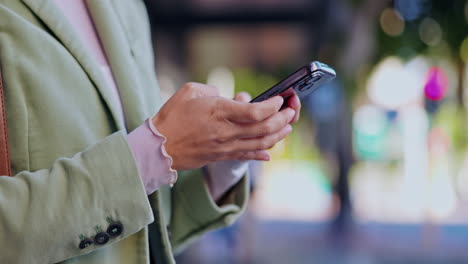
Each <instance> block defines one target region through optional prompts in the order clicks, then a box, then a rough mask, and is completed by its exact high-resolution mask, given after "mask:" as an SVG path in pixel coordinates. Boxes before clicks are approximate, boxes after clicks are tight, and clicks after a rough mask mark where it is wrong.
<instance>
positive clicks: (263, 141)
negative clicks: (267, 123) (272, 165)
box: [258, 138, 270, 149]
mask: <svg viewBox="0 0 468 264" xmlns="http://www.w3.org/2000/svg"><path fill="white" fill-rule="evenodd" d="M269 146H270V143H269V142H268V141H267V139H266V138H263V139H261V140H260V142H259V143H258V149H267V148H268V147H269Z"/></svg>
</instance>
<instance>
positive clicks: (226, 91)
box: [206, 67, 234, 98]
mask: <svg viewBox="0 0 468 264" xmlns="http://www.w3.org/2000/svg"><path fill="white" fill-rule="evenodd" d="M206 82H207V84H209V85H212V86H215V87H217V88H218V89H219V93H220V95H221V96H223V97H226V98H233V97H234V75H233V74H232V71H231V70H229V69H228V68H226V67H216V68H214V69H212V70H211V71H210V73H209V74H208V78H207V81H206Z"/></svg>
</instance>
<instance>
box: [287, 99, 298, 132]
mask: <svg viewBox="0 0 468 264" xmlns="http://www.w3.org/2000/svg"><path fill="white" fill-rule="evenodd" d="M287 107H290V108H292V109H293V110H294V111H295V115H294V118H293V119H292V120H291V122H290V124H292V123H296V122H297V121H298V120H299V117H300V113H301V101H300V100H299V97H298V96H297V94H295V93H294V95H292V96H291V97H290V98H289V100H288V102H287Z"/></svg>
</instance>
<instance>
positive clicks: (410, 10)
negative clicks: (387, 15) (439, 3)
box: [395, 0, 430, 21]
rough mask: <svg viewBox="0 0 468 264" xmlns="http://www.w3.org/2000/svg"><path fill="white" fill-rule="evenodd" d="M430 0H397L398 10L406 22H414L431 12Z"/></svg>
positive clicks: (396, 7) (396, 6)
mask: <svg viewBox="0 0 468 264" xmlns="http://www.w3.org/2000/svg"><path fill="white" fill-rule="evenodd" d="M429 8H430V3H429V1H428V0H395V9H397V10H398V11H399V12H400V14H402V16H403V18H404V19H405V20H406V21H413V20H415V19H418V18H420V17H421V16H423V15H424V14H425V13H426V12H427V11H429Z"/></svg>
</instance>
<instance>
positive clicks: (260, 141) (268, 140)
mask: <svg viewBox="0 0 468 264" xmlns="http://www.w3.org/2000/svg"><path fill="white" fill-rule="evenodd" d="M291 131H292V127H291V125H286V126H285V127H284V128H282V129H281V130H280V131H278V132H276V133H274V134H271V135H268V136H264V137H260V138H251V139H241V140H238V141H237V142H235V144H236V145H235V148H236V149H237V150H238V151H255V150H266V149H269V148H271V147H273V146H274V145H275V144H276V143H277V142H279V141H280V140H282V139H283V138H285V137H286V136H287V135H288V134H289V133H291Z"/></svg>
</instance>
